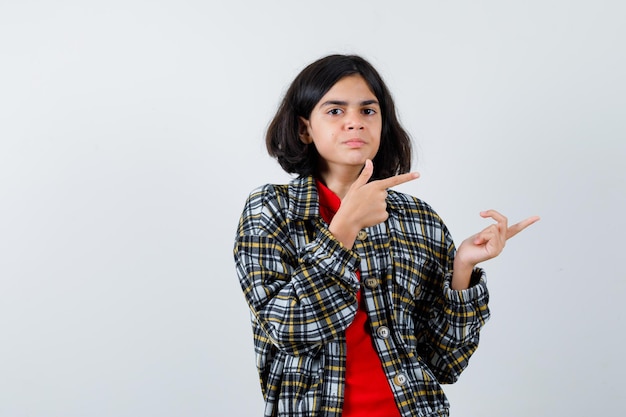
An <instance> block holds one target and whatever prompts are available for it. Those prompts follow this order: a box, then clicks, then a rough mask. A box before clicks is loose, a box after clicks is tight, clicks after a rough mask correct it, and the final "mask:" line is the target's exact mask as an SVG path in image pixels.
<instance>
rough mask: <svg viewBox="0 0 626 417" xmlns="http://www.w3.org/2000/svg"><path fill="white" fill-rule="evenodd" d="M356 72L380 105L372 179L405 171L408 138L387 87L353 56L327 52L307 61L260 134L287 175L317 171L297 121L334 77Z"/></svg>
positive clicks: (308, 114) (315, 155) (306, 116)
mask: <svg viewBox="0 0 626 417" xmlns="http://www.w3.org/2000/svg"><path fill="white" fill-rule="evenodd" d="M354 74H358V75H360V76H361V77H363V79H364V80H365V82H366V83H367V84H368V86H369V87H370V90H372V93H374V95H375V96H376V99H377V100H378V102H379V104H380V110H381V113H382V114H381V116H382V130H381V135H380V148H379V149H378V152H377V154H376V156H375V157H374V160H373V163H374V172H373V174H372V179H382V178H387V177H391V176H394V175H397V174H403V173H406V172H409V171H410V169H411V138H410V137H409V135H408V133H407V132H406V131H405V130H404V128H403V127H402V126H401V125H400V122H399V121H398V117H397V115H396V108H395V105H394V103H393V99H392V97H391V94H390V93H389V90H388V89H387V86H386V85H385V83H384V82H383V80H382V78H381V76H380V75H379V74H378V72H377V71H376V69H374V67H373V66H372V65H371V64H370V63H369V62H367V61H366V60H365V59H363V58H361V57H360V56H357V55H329V56H327V57H324V58H321V59H319V60H317V61H315V62H313V63H312V64H310V65H308V66H307V67H306V68H305V69H304V70H302V72H300V74H298V76H297V77H296V78H295V79H294V81H293V82H292V83H291V86H290V87H289V89H288V90H287V93H286V94H285V97H284V98H283V100H282V102H281V104H280V106H279V108H278V111H277V112H276V115H275V116H274V119H273V120H272V121H271V123H270V125H269V127H268V129H267V134H266V137H265V142H266V143H265V144H266V146H267V151H268V153H269V154H270V156H272V157H274V158H276V160H278V163H279V164H280V166H281V167H282V168H283V169H284V170H285V171H286V172H287V173H289V174H298V175H299V176H307V175H316V174H318V165H319V164H318V159H319V154H318V153H317V150H316V149H315V145H313V144H305V143H304V142H302V141H301V140H300V133H301V132H302V128H303V126H302V122H301V120H300V118H301V117H302V118H304V119H306V120H308V119H309V118H310V117H311V112H312V111H313V109H314V108H315V106H316V105H317V103H319V101H320V100H321V99H322V97H323V96H324V94H326V93H327V92H328V90H330V89H331V88H332V87H333V85H335V83H337V81H339V80H340V79H342V78H344V77H347V76H349V75H354Z"/></svg>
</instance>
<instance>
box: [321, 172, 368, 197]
mask: <svg viewBox="0 0 626 417" xmlns="http://www.w3.org/2000/svg"><path fill="white" fill-rule="evenodd" d="M361 169H362V167H358V168H352V167H350V168H347V167H346V168H344V169H341V170H333V171H331V170H326V171H324V172H320V179H321V180H322V182H323V183H324V184H325V185H326V186H327V187H328V188H329V189H330V190H331V191H332V192H333V193H335V194H337V197H339V198H340V199H341V200H343V198H344V197H345V195H346V194H347V193H348V190H349V189H350V187H351V186H352V184H353V183H354V181H356V179H357V178H358V177H359V174H360V172H361Z"/></svg>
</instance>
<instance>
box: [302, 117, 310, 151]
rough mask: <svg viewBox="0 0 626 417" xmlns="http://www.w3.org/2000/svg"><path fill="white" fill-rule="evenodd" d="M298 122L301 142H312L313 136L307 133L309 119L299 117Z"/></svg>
mask: <svg viewBox="0 0 626 417" xmlns="http://www.w3.org/2000/svg"><path fill="white" fill-rule="evenodd" d="M299 124H300V128H299V136H300V140H301V141H302V143H305V144H307V145H309V144H311V143H313V138H312V137H311V135H309V127H310V126H311V124H310V123H309V121H308V120H307V119H305V118H304V117H300V118H299Z"/></svg>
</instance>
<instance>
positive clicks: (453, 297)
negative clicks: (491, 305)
mask: <svg viewBox="0 0 626 417" xmlns="http://www.w3.org/2000/svg"><path fill="white" fill-rule="evenodd" d="M451 283H452V272H449V273H447V274H446V276H445V279H444V284H443V291H444V296H445V299H446V300H447V301H448V304H449V305H450V307H455V306H456V307H465V306H467V305H468V304H474V305H486V304H487V303H488V302H489V291H488V290H487V276H486V274H485V270H484V269H482V268H474V270H473V271H472V276H471V278H470V286H469V288H467V289H465V290H453V289H452V288H451V287H450V285H451Z"/></svg>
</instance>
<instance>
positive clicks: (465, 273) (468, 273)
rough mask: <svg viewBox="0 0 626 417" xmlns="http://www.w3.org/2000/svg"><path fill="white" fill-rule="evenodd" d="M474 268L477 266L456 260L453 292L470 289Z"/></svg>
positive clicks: (452, 284)
mask: <svg viewBox="0 0 626 417" xmlns="http://www.w3.org/2000/svg"><path fill="white" fill-rule="evenodd" d="M474 267H475V265H472V264H468V263H465V262H463V261H461V260H459V259H455V260H454V266H453V270H452V282H451V283H450V288H452V289H453V290H466V289H468V288H469V284H470V280H471V278H472V271H474Z"/></svg>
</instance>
